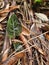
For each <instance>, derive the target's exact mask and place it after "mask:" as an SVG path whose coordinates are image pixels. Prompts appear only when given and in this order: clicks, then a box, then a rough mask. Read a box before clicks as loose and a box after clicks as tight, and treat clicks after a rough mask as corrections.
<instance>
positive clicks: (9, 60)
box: [3, 45, 35, 65]
mask: <svg viewBox="0 0 49 65" xmlns="http://www.w3.org/2000/svg"><path fill="white" fill-rule="evenodd" d="M32 47H35V45H32V46H30V47H29V48H32ZM27 50H28V48H26V49H24V50H22V51H20V52H18V53H16V52H15V54H16V55H17V56H18V57H19V58H20V57H21V54H22V53H23V52H27ZM15 54H14V55H11V56H10V57H9V58H8V59H7V60H6V62H5V65H8V63H9V62H11V61H12V59H13V56H15ZM10 58H11V59H10ZM13 61H15V59H14V60H13ZM12 64H13V63H12ZM3 65H4V64H3Z"/></svg>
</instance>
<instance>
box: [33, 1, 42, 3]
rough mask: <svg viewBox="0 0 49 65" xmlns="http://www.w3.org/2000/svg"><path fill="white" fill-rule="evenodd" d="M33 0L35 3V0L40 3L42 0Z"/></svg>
mask: <svg viewBox="0 0 49 65" xmlns="http://www.w3.org/2000/svg"><path fill="white" fill-rule="evenodd" d="M34 2H35V3H37V2H38V3H41V2H42V0H34Z"/></svg>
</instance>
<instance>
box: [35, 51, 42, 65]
mask: <svg viewBox="0 0 49 65" xmlns="http://www.w3.org/2000/svg"><path fill="white" fill-rule="evenodd" d="M35 55H36V59H37V62H38V65H41V64H40V61H39V57H38V54H37V51H36V50H35Z"/></svg>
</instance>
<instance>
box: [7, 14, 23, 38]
mask: <svg viewBox="0 0 49 65" xmlns="http://www.w3.org/2000/svg"><path fill="white" fill-rule="evenodd" d="M7 32H8V36H9V37H10V38H13V37H16V36H19V35H20V33H21V32H22V26H21V23H20V21H19V20H18V18H17V16H16V15H15V14H12V16H11V17H10V18H9V19H8V22H7Z"/></svg>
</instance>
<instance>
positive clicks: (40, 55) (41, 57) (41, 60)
mask: <svg viewBox="0 0 49 65" xmlns="http://www.w3.org/2000/svg"><path fill="white" fill-rule="evenodd" d="M40 56H41V65H44V64H43V58H42V55H40Z"/></svg>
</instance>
